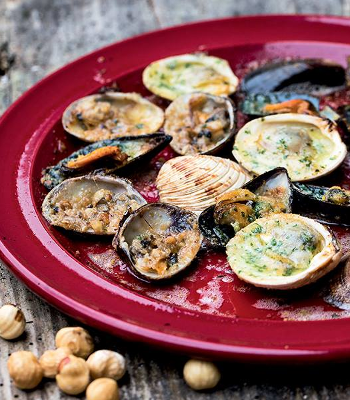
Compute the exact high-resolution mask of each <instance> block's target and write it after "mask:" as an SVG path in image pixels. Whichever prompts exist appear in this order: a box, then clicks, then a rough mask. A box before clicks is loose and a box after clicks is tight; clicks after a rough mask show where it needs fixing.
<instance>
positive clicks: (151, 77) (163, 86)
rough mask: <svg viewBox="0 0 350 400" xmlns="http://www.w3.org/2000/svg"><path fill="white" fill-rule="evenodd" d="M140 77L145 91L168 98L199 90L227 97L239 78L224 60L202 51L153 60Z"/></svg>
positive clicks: (233, 89) (236, 85)
mask: <svg viewBox="0 0 350 400" xmlns="http://www.w3.org/2000/svg"><path fill="white" fill-rule="evenodd" d="M142 80H143V83H144V85H145V86H146V88H147V89H148V90H150V91H151V92H152V93H154V94H156V95H158V96H160V97H164V98H165V99H168V100H174V99H176V98H177V97H178V96H181V95H182V94H185V93H192V92H198V91H200V92H205V93H210V94H213V95H216V96H228V95H229V94H231V93H233V92H235V91H236V89H237V87H238V78H237V77H236V75H235V74H234V73H233V72H232V70H231V68H230V65H229V63H228V62H227V61H226V60H223V59H222V58H218V57H212V56H207V55H205V54H203V53H196V54H182V55H179V56H174V57H168V58H164V59H162V60H158V61H155V62H153V63H152V64H150V65H149V66H148V67H147V68H146V69H145V70H144V71H143V76H142Z"/></svg>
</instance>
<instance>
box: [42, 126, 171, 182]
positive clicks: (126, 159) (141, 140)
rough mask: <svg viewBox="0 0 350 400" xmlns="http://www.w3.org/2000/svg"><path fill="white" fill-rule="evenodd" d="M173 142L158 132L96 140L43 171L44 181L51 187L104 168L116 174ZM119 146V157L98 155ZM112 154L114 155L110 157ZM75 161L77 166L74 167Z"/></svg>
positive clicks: (149, 157) (146, 158) (143, 160)
mask: <svg viewBox="0 0 350 400" xmlns="http://www.w3.org/2000/svg"><path fill="white" fill-rule="evenodd" d="M170 141H171V136H168V135H164V134H162V133H154V134H150V135H143V136H136V137H135V136H128V137H122V138H119V139H107V140H102V141H100V142H96V143H92V144H90V145H88V146H86V147H83V148H82V149H79V150H78V151H75V152H74V153H72V154H71V155H70V156H68V157H66V158H64V159H63V160H61V161H60V162H59V163H58V164H56V165H55V166H52V167H47V168H45V169H44V170H43V173H42V178H41V183H42V184H43V185H44V186H45V187H46V188H47V189H49V190H51V189H53V188H54V187H55V186H56V185H58V184H60V183H61V182H63V181H64V180H65V179H68V178H70V177H73V176H79V175H84V174H86V173H88V172H91V171H95V170H97V169H100V168H103V169H107V170H108V172H109V173H115V172H116V171H118V172H119V171H121V170H123V169H126V168H128V167H131V166H134V165H138V164H140V163H143V162H146V161H149V160H150V159H151V158H152V157H154V156H155V155H156V154H158V153H159V152H160V151H161V150H163V149H164V148H165V147H166V146H167V145H168V143H170ZM113 148H116V149H119V155H120V157H118V158H117V159H116V158H115V156H114V155H113V154H111V153H107V155H106V153H101V154H99V155H98V154H96V153H97V152H98V151H103V150H107V149H113ZM108 154H110V156H108ZM72 164H75V168H72Z"/></svg>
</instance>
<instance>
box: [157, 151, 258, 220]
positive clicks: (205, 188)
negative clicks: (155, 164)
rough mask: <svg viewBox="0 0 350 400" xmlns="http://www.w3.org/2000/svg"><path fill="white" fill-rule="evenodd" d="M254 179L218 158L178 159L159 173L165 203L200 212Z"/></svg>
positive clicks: (166, 165)
mask: <svg viewBox="0 0 350 400" xmlns="http://www.w3.org/2000/svg"><path fill="white" fill-rule="evenodd" d="M249 179H250V177H249V175H248V173H247V172H246V171H245V170H244V169H243V168H242V167H240V166H239V165H238V164H236V163H235V162H233V161H231V160H228V159H225V158H220V157H214V156H206V155H196V156H181V157H175V158H172V159H171V160H169V161H167V162H166V163H165V164H164V165H163V166H162V168H161V169H160V171H159V174H158V177H157V180H156V185H157V188H158V191H159V198H160V200H161V201H162V202H164V203H169V204H173V205H176V206H178V207H182V208H185V209H186V210H189V211H192V212H195V213H198V214H199V213H200V212H202V211H203V210H204V209H205V208H207V207H209V206H211V205H212V204H215V200H216V198H217V197H218V196H220V195H221V194H223V193H225V192H227V191H229V190H233V189H237V188H240V187H241V186H243V185H244V184H245V183H246V182H247V181H248V180H249Z"/></svg>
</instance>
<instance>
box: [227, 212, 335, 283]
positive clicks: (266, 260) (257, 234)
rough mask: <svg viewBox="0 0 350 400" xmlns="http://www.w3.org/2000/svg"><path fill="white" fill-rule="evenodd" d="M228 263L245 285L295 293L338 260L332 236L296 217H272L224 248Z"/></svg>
mask: <svg viewBox="0 0 350 400" xmlns="http://www.w3.org/2000/svg"><path fill="white" fill-rule="evenodd" d="M226 250H227V256H228V262H229V264H230V266H231V268H232V270H233V271H234V272H235V273H236V274H237V276H238V277H239V278H240V279H242V280H244V281H245V282H248V283H251V284H253V285H255V286H259V287H264V288H267V289H283V290H284V289H295V288H299V287H302V286H305V285H307V284H310V283H312V282H315V281H316V280H318V279H319V278H321V277H322V276H324V275H325V274H327V273H328V272H330V271H331V270H333V269H334V268H335V267H336V266H337V265H338V264H339V262H340V260H341V248H340V245H339V243H338V241H337V239H336V238H335V236H334V235H333V234H332V233H331V232H330V231H329V230H328V229H327V228H326V227H325V226H323V225H321V224H320V223H318V222H316V221H314V220H312V219H310V218H306V217H302V216H300V215H296V214H272V215H270V216H268V217H266V218H260V219H257V220H256V221H255V222H253V223H251V224H250V225H248V226H246V227H245V228H244V229H242V230H241V231H239V232H238V233H237V234H236V235H235V236H234V237H233V238H232V239H231V240H230V241H229V242H228V244H227V247H226Z"/></svg>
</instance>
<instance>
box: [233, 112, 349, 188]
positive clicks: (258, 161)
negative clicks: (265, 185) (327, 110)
mask: <svg viewBox="0 0 350 400" xmlns="http://www.w3.org/2000/svg"><path fill="white" fill-rule="evenodd" d="M346 154H347V149H346V146H345V144H344V143H343V142H342V140H341V137H340V135H339V133H338V130H337V127H336V125H335V124H334V123H332V122H331V121H330V120H328V119H323V118H320V117H316V116H311V115H301V114H291V113H288V114H278V115H270V116H267V117H262V118H257V119H254V120H253V121H250V122H248V123H247V124H246V125H244V126H243V127H242V129H240V131H239V132H238V134H237V136H236V139H235V145H234V148H233V155H234V157H235V158H236V160H237V161H238V162H239V163H240V164H241V165H242V166H243V167H244V168H245V169H247V170H248V171H249V172H251V173H253V174H256V175H260V174H262V173H263V172H265V171H268V170H270V169H273V168H275V167H278V166H280V167H285V168H286V169H287V170H288V173H289V176H290V178H291V180H292V181H309V180H313V179H317V178H320V177H321V176H324V175H327V174H329V173H330V172H332V171H333V170H335V169H336V168H337V167H338V166H339V165H340V164H341V163H342V162H343V160H344V158H345V157H346Z"/></svg>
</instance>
